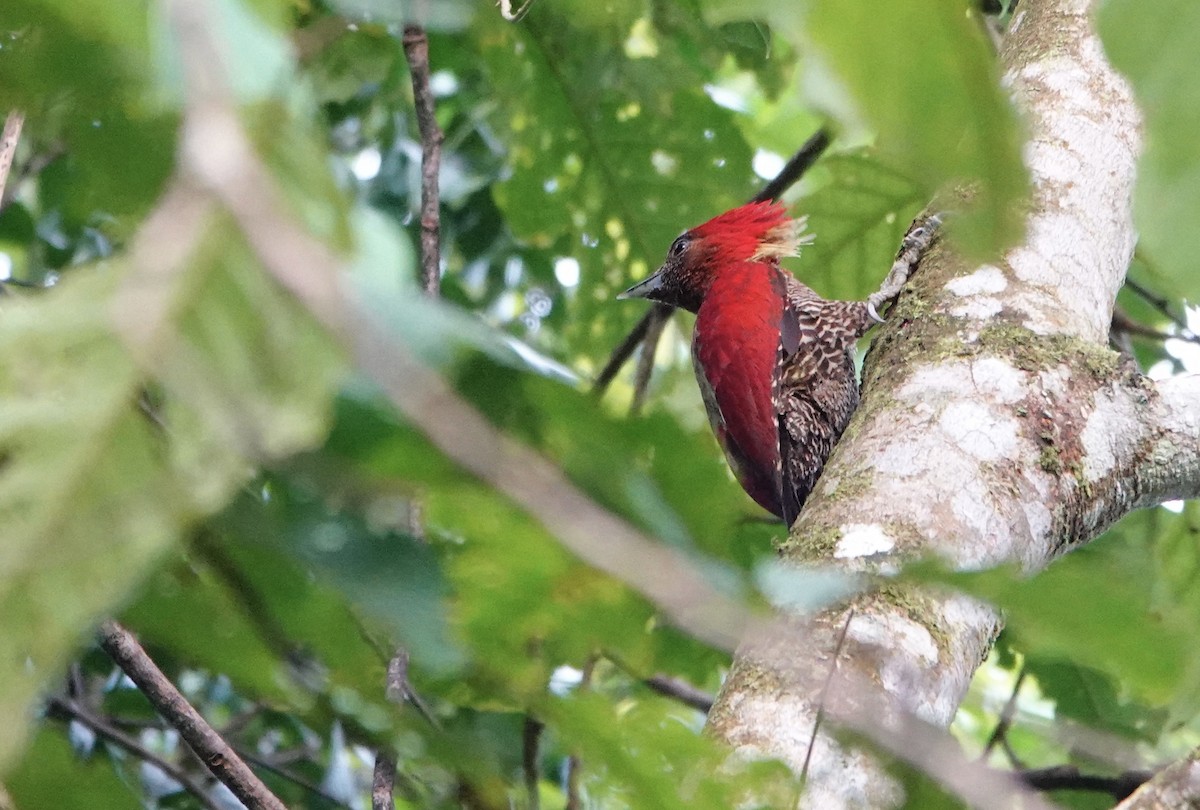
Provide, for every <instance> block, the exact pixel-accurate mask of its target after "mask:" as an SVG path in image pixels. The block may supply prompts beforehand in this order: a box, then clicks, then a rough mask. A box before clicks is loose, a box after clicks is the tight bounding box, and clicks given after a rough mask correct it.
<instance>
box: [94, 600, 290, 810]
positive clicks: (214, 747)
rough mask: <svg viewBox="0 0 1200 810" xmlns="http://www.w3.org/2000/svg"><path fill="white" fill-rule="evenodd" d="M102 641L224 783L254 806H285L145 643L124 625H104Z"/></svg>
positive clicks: (274, 809) (279, 809)
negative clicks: (153, 657)
mask: <svg viewBox="0 0 1200 810" xmlns="http://www.w3.org/2000/svg"><path fill="white" fill-rule="evenodd" d="M99 638H100V646H101V648H103V650H104V651H105V652H106V653H108V655H109V657H111V658H112V659H113V661H115V662H116V664H117V666H119V667H120V668H121V670H122V671H123V672H124V673H125V674H126V675H128V676H129V679H130V680H131V681H133V682H134V683H135V684H137V687H138V689H140V690H141V691H142V694H143V695H145V696H146V699H147V700H149V701H150V704H151V705H152V706H154V709H155V711H157V712H158V713H159V714H160V715H162V717H163V719H164V720H166V721H167V722H168V723H169V724H170V725H171V726H172V727H173V728H174V729H175V730H176V731H178V732H179V736H180V737H182V738H183V741H184V742H186V743H187V744H188V747H189V748H191V749H192V751H194V752H195V753H196V756H197V757H199V758H200V761H201V762H203V763H204V765H205V767H207V768H208V769H209V771H211V772H212V775H213V776H215V777H216V778H217V779H219V780H220V781H221V782H222V783H224V784H225V786H226V787H228V788H229V789H230V790H231V791H232V792H233V795H235V796H237V797H238V799H239V800H240V801H241V802H242V804H244V805H246V807H248V808H250V810H260V808H261V810H286V808H285V807H284V805H283V802H281V801H279V799H278V798H276V796H275V794H273V793H271V791H270V790H268V789H267V786H266V785H264V784H263V783H262V781H260V780H259V778H258V777H257V776H255V775H254V771H252V770H250V768H249V766H247V765H246V763H245V762H243V761H242V759H241V757H239V756H238V755H237V754H236V753H235V752H234V750H233V749H232V748H230V747H229V745H228V744H227V743H226V742H225V741H224V740H223V739H221V735H220V734H218V733H217V732H216V731H214V730H213V728H212V726H210V725H209V724H208V722H207V721H205V719H204V718H203V717H201V716H200V713H199V712H198V711H196V710H195V708H193V707H192V704H190V703H188V702H187V699H186V698H184V696H183V695H181V694H180V693H179V690H178V689H176V688H175V685H174V684H172V683H171V682H170V681H169V680H168V679H167V676H166V675H163V673H162V671H161V670H160V669H159V668H158V667H157V666H155V664H154V662H153V661H152V660H150V656H148V655H146V651H145V650H143V649H142V645H140V644H138V642H137V640H136V639H135V638H134V637H133V636H132V635H131V634H130V633H129V631H128V630H126V629H125V628H124V627H122V626H121V625H119V624H117V623H116V622H114V621H111V620H109V621H106V622H104V623H103V624H102V625H100V633H99Z"/></svg>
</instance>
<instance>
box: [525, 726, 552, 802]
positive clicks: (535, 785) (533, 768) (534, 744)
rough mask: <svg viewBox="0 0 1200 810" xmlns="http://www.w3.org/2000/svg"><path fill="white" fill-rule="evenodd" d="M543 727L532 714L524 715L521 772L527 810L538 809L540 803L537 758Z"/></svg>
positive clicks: (539, 776)
mask: <svg viewBox="0 0 1200 810" xmlns="http://www.w3.org/2000/svg"><path fill="white" fill-rule="evenodd" d="M545 728H546V727H545V725H543V724H542V723H541V722H540V721H538V719H537V718H535V717H534V716H533V715H531V714H527V715H525V724H524V725H523V726H522V727H521V772H522V773H523V774H524V775H525V795H526V797H527V801H528V802H529V805H528V809H529V810H539V808H540V807H541V805H542V802H541V797H540V795H539V793H538V791H539V790H540V789H541V787H540V786H541V781H542V779H541V775H540V774H539V771H538V760H539V759H540V754H539V751H540V748H541V743H542V730H543V729H545Z"/></svg>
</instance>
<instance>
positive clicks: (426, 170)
mask: <svg viewBox="0 0 1200 810" xmlns="http://www.w3.org/2000/svg"><path fill="white" fill-rule="evenodd" d="M403 43H404V56H405V57H406V58H407V59H408V69H409V72H411V73H412V86H413V106H414V107H415V109H416V114H417V129H418V130H419V131H420V133H421V284H422V286H423V287H424V288H425V292H426V294H428V295H435V296H436V295H437V294H438V290H439V287H440V285H441V277H442V269H441V247H440V238H439V235H438V231H439V228H440V205H441V203H440V198H439V195H438V167H439V166H440V164H441V160H442V138H443V136H442V128H441V127H439V126H438V122H437V116H436V115H435V114H434V105H433V92H432V91H431V90H430V89H429V37H427V36H426V35H425V29H423V28H421V27H420V26H417V25H409V26H406V27H405V29H404V38H403Z"/></svg>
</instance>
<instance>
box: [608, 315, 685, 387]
mask: <svg viewBox="0 0 1200 810" xmlns="http://www.w3.org/2000/svg"><path fill="white" fill-rule="evenodd" d="M674 311H675V310H674V308H673V307H669V306H667V305H666V304H658V303H656V304H654V305H653V306H651V307H650V309H648V310H646V314H645V315H643V316H642V319H641V320H640V321H638V322H637V325H636V326H634V327H633V329H631V330H630V332H629V334H628V335H626V336H625V339H624V340H622V341H621V342H620V343H619V344H617V347H616V348H615V349H613V350H612V354H611V355H609V358H608V362H607V363H605V364H604V368H602V369H600V373H599V374H597V375H596V381H595V382H594V383H592V393H594V394H595V395H596V396H603V394H604V392H605V391H607V390H608V386H609V385H610V384H611V383H612V381H613V380H615V379H616V377H617V374H618V373H620V371H621V369H622V368H623V367H624V366H625V363H626V362H627V361H628V360H629V358H630V357H631V356H633V353H634V351H636V350H637V347H638V346H640V345H641V343H642V340H643V339H645V337H646V335H647V334H648V333H649V332H650V330H651V329H654V328H659V327H656V324H657V323H661V322H663V321H666V320H667V318H670V317H671V313H672V312H674Z"/></svg>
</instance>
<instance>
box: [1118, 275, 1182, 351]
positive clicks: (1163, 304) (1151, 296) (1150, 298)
mask: <svg viewBox="0 0 1200 810" xmlns="http://www.w3.org/2000/svg"><path fill="white" fill-rule="evenodd" d="M1125 286H1126V287H1128V288H1129V289H1130V290H1131V291H1132V292H1133V293H1134V294H1136V295H1138V296H1139V297H1140V298H1142V299H1143V300H1144V301H1145V302H1146V303H1147V304H1149V305H1150V306H1152V307H1154V308H1155V309H1157V310H1158V311H1159V312H1161V313H1162V314H1163V315H1165V316H1166V317H1167V319H1168V320H1170V321H1171V323H1173V324H1175V326H1177V327H1178V328H1179V329H1180V330H1181V331H1183V332H1187V333H1188V334H1193V332H1192V330H1191V329H1190V328H1188V323H1187V319H1186V318H1184V317H1183V316H1181V315H1178V314H1176V313H1175V312H1174V311H1173V310H1172V308H1171V301H1170V300H1169V299H1167V298H1166V297H1165V296H1162V295H1159V294H1158V293H1156V292H1154V291H1153V290H1151V289H1150V288H1149V287H1145V286H1143V285H1142V284H1139V283H1138V282H1136V281H1134V280H1133V279H1131V278H1128V277H1126V278H1125ZM1173 337H1178V335H1173Z"/></svg>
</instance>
